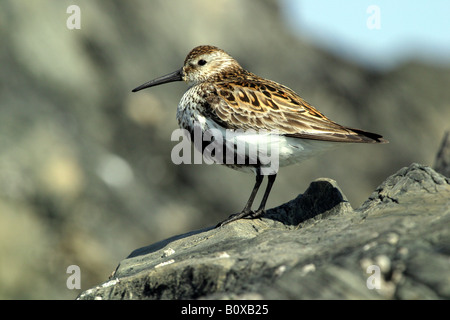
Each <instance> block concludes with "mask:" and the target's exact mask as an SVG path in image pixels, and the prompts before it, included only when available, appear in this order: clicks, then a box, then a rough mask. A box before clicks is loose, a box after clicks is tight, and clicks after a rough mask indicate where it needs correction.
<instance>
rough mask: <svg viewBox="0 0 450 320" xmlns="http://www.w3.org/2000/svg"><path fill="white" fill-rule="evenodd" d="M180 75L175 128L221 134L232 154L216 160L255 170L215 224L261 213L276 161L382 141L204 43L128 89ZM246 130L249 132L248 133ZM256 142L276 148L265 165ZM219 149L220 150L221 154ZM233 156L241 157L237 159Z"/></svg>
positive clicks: (286, 162)
mask: <svg viewBox="0 0 450 320" xmlns="http://www.w3.org/2000/svg"><path fill="white" fill-rule="evenodd" d="M182 80H183V81H185V82H186V83H187V84H188V86H189V88H188V90H187V91H186V93H185V94H184V95H183V97H182V98H181V100H180V102H179V104H178V109H177V120H178V123H179V125H180V127H181V128H183V129H186V130H187V131H188V132H189V133H190V135H191V136H194V132H195V130H196V128H200V130H201V132H202V133H206V132H208V131H210V130H216V132H219V133H222V134H223V137H225V138H224V140H223V142H224V148H225V149H227V148H228V149H230V148H231V149H233V150H232V151H234V152H236V153H237V156H236V155H235V157H234V158H233V159H234V160H235V161H234V162H233V163H230V161H225V160H224V159H223V160H224V161H222V162H221V163H223V164H225V165H227V166H229V167H231V168H233V169H238V170H242V171H251V172H254V173H255V175H256V182H255V185H254V187H253V190H252V192H251V194H250V197H249V199H248V201H247V203H246V205H245V207H244V209H243V210H242V211H241V212H240V213H237V214H233V215H231V216H230V217H228V219H226V220H224V221H222V222H221V223H219V224H218V226H223V225H225V224H227V223H230V222H232V221H235V220H238V219H241V218H244V217H250V218H256V217H259V216H261V215H262V214H263V213H264V209H265V205H266V202H267V198H268V196H269V193H270V190H271V189H272V185H273V183H274V181H275V178H276V176H277V172H278V170H277V169H278V166H280V167H282V166H286V165H290V164H294V163H299V162H301V161H303V160H305V159H308V158H310V157H312V156H314V155H317V154H319V153H321V152H323V151H325V150H327V149H330V148H333V147H334V146H337V145H342V144H344V143H386V142H387V141H386V140H385V139H383V138H382V136H381V135H379V134H376V133H371V132H367V131H364V130H360V129H353V128H349V127H345V126H342V125H339V124H337V123H336V122H334V121H331V120H330V119H328V118H327V117H326V116H325V115H323V114H322V113H321V112H319V111H318V110H317V109H315V108H314V107H312V106H311V105H310V104H309V103H308V102H306V101H305V100H303V99H302V98H301V97H300V96H299V95H298V94H296V93H295V92H294V91H293V90H291V89H289V88H288V87H286V86H284V85H281V84H279V83H276V82H274V81H271V80H267V79H264V78H261V77H258V76H257V75H255V74H253V73H251V72H249V71H247V70H245V69H243V68H242V67H241V66H240V65H239V63H238V62H237V61H236V60H235V59H233V58H232V57H231V56H230V55H229V54H227V53H226V52H225V51H223V50H221V49H219V48H217V47H214V46H209V45H205V46H198V47H196V48H194V49H193V50H192V51H191V52H190V53H189V54H188V55H187V57H186V59H185V61H184V66H183V67H182V68H181V69H179V70H177V71H175V72H172V73H170V74H167V75H165V76H162V77H159V78H157V79H154V80H151V81H149V82H147V83H144V84H143V85H141V86H139V87H137V88H135V89H133V92H136V91H139V90H142V89H145V88H148V87H153V86H157V85H160V84H163V83H168V82H173V81H182ZM229 130H233V132H235V134H234V135H231V136H230V137H231V138H230V137H228V136H227V135H226V134H225V132H227V131H229ZM248 132H251V133H252V134H250V135H248ZM255 133H256V135H255ZM260 133H261V134H260ZM262 133H263V134H262ZM268 133H269V134H268ZM255 136H256V138H255ZM249 137H250V138H249ZM240 138H242V141H245V143H246V144H247V147H246V148H244V149H242V148H241V149H239V148H238V147H237V141H239V139H240ZM213 140H214V139H213ZM262 143H266V144H269V149H271V150H272V151H273V150H276V154H277V157H278V158H277V166H273V165H272V166H271V165H270V164H269V165H268V164H267V155H266V158H265V159H263V157H262V154H263V153H262V152H260V151H259V149H258V151H257V152H256V154H254V155H251V154H250V152H251V150H255V149H252V146H255V145H257V146H260V145H261V144H262ZM230 145H231V147H230ZM205 147H206V144H205V143H203V144H202V145H201V149H202V150H200V151H204V150H205ZM266 148H267V146H266ZM239 150H240V151H239ZM243 150H244V151H243ZM249 150H250V151H249ZM266 150H267V149H266ZM225 153H226V152H225V151H224V152H223V153H222V156H223V157H224V156H225ZM252 156H253V157H252ZM237 158H244V159H245V160H244V162H242V161H241V162H239V161H236V159H237ZM216 160H217V159H216ZM268 168H269V169H268ZM265 175H267V176H268V183H267V187H266V190H265V192H264V195H263V198H262V200H261V204H260V206H259V207H258V209H257V210H256V211H252V204H253V201H254V199H255V196H256V194H257V192H258V189H259V187H260V185H261V183H262V181H263V178H264V176H265Z"/></svg>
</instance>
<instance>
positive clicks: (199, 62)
mask: <svg viewBox="0 0 450 320" xmlns="http://www.w3.org/2000/svg"><path fill="white" fill-rule="evenodd" d="M205 64H206V60H203V59H200V60H198V65H199V66H204V65H205Z"/></svg>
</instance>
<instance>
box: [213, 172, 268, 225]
mask: <svg viewBox="0 0 450 320" xmlns="http://www.w3.org/2000/svg"><path fill="white" fill-rule="evenodd" d="M263 179H264V176H263V175H262V174H261V170H260V169H259V168H257V169H256V182H255V186H254V187H253V190H252V193H251V194H250V198H248V201H247V204H246V205H245V207H244V209H243V210H242V211H241V212H239V213H236V214H232V215H231V216H229V217H228V218H227V219H225V220H224V221H222V222H220V223H219V224H218V225H217V226H216V228H217V227H221V226H224V225H226V224H227V223H230V222H232V221H236V220H239V219H241V218H245V217H246V216H249V215H252V214H253V212H252V204H253V201H254V200H255V197H256V194H257V193H258V190H259V187H260V186H261V183H262V181H263ZM272 183H273V182H272ZM266 192H267V190H266ZM263 200H264V199H263Z"/></svg>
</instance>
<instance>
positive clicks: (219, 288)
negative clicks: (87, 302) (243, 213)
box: [78, 163, 450, 299]
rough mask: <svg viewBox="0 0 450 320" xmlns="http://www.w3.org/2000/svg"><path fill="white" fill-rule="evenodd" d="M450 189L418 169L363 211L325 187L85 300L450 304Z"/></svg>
mask: <svg viewBox="0 0 450 320" xmlns="http://www.w3.org/2000/svg"><path fill="white" fill-rule="evenodd" d="M449 225H450V179H449V178H446V177H444V176H443V175H441V174H439V173H437V172H435V171H434V170H433V169H431V168H430V167H427V166H423V165H419V164H415V163H414V164H412V165H410V166H409V167H405V168H402V169H401V170H399V171H398V172H397V173H395V174H393V175H392V176H390V177H389V178H387V179H386V180H385V181H384V182H383V183H382V184H381V185H380V186H379V187H378V188H377V189H376V190H375V191H374V192H373V193H372V195H371V196H370V197H369V199H368V200H367V201H366V202H364V203H363V205H362V206H361V207H360V208H358V209H355V210H354V209H353V208H352V207H351V206H350V203H349V202H348V201H347V199H346V197H345V195H344V194H343V193H342V191H341V190H340V188H339V187H338V186H337V184H336V182H335V181H333V180H330V179H318V180H316V181H314V182H312V183H311V185H310V186H309V188H308V189H307V190H306V191H305V193H304V194H300V195H299V196H298V197H297V198H295V199H294V200H292V201H290V202H288V203H286V204H284V205H281V206H279V207H277V208H274V209H271V210H268V211H267V214H266V215H265V216H264V217H263V218H262V219H255V220H245V219H244V220H239V221H236V222H233V223H230V224H228V225H226V226H224V227H221V228H217V229H214V228H212V227H211V228H206V229H202V230H198V231H194V232H189V233H186V234H182V235H178V236H175V237H172V238H169V239H166V240H163V241H160V242H157V243H154V244H152V245H150V246H147V247H143V248H140V249H137V250H135V251H133V252H132V253H131V254H130V255H129V256H128V257H127V258H126V259H125V260H123V261H121V262H120V264H119V265H118V267H117V269H116V270H115V272H114V274H113V275H112V276H111V278H110V280H108V281H106V282H105V283H103V284H101V285H99V286H96V287H93V288H91V289H89V290H86V291H84V292H83V293H81V294H80V296H79V297H78V298H79V299H241V298H244V299H245V298H251V299H255V298H256V299H440V298H442V299H449V298H450V257H449V255H450V229H449V228H448V226H449Z"/></svg>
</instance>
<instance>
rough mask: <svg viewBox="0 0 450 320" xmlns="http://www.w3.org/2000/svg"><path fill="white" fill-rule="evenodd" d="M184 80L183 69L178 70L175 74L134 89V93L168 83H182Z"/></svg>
mask: <svg viewBox="0 0 450 320" xmlns="http://www.w3.org/2000/svg"><path fill="white" fill-rule="evenodd" d="M181 80H183V69H180V70H177V71H175V72H172V73H169V74H166V75H165V76H162V77H159V78H156V79H154V80H151V81H149V82H146V83H144V84H142V85H140V86H139V87H136V88H134V89H133V90H132V91H133V92H136V91H139V90H142V89H145V88H149V87H154V86H158V85H160V84H163V83H168V82H174V81H181Z"/></svg>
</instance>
